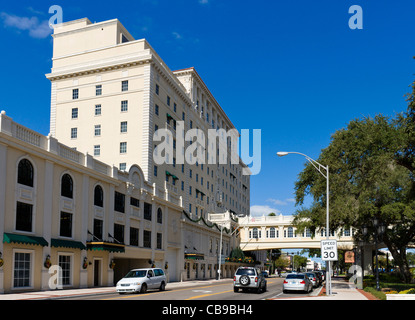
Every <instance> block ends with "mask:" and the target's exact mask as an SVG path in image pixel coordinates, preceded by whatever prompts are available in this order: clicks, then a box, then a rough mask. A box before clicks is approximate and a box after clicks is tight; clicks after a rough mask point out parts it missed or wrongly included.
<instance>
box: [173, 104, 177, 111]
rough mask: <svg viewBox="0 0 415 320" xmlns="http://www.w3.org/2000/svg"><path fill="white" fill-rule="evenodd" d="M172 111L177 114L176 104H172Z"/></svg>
mask: <svg viewBox="0 0 415 320" xmlns="http://www.w3.org/2000/svg"><path fill="white" fill-rule="evenodd" d="M173 111H174V112H177V104H176V103H173Z"/></svg>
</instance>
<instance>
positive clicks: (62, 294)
mask: <svg viewBox="0 0 415 320" xmlns="http://www.w3.org/2000/svg"><path fill="white" fill-rule="evenodd" d="M231 280H232V279H230V278H227V279H221V280H214V279H211V280H194V281H183V282H170V283H168V284H167V286H166V289H167V290H171V289H175V288H185V287H193V286H200V285H207V284H215V283H221V282H226V281H231ZM113 293H116V290H115V287H98V288H84V289H64V290H50V291H37V292H24V293H10V294H0V300H50V299H53V300H56V299H61V298H68V297H71V298H75V297H79V298H80V297H85V296H89V295H101V294H102V295H104V294H113Z"/></svg>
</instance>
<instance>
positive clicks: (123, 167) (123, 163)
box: [120, 162, 127, 171]
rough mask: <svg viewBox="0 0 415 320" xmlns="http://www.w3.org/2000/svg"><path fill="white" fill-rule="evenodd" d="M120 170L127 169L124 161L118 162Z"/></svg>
mask: <svg viewBox="0 0 415 320" xmlns="http://www.w3.org/2000/svg"><path fill="white" fill-rule="evenodd" d="M120 170H121V171H125V170H127V164H126V163H125V162H122V163H120Z"/></svg>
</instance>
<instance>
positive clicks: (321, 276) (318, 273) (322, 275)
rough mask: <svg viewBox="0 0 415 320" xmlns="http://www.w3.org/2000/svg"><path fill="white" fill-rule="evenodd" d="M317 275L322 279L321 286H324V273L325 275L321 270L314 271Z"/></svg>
mask: <svg viewBox="0 0 415 320" xmlns="http://www.w3.org/2000/svg"><path fill="white" fill-rule="evenodd" d="M314 272H315V273H316V274H317V276H318V277H319V278H320V284H322V283H323V281H324V273H323V271H320V270H317V271H314Z"/></svg>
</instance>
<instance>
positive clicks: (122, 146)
mask: <svg viewBox="0 0 415 320" xmlns="http://www.w3.org/2000/svg"><path fill="white" fill-rule="evenodd" d="M120 153H127V142H120Z"/></svg>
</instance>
